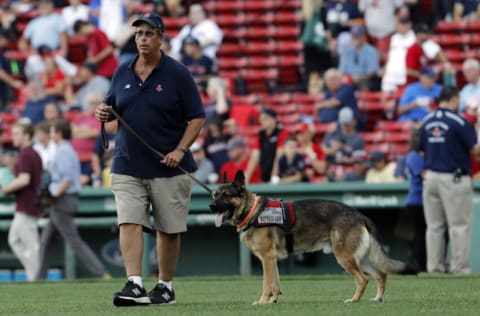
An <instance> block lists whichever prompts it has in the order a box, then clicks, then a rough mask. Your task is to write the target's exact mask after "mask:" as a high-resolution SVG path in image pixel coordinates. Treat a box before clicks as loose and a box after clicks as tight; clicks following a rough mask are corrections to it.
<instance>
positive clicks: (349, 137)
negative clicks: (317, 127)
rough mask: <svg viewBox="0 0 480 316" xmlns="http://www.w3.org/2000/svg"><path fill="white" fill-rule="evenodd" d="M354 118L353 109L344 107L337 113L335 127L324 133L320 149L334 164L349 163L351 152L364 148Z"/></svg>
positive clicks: (350, 161) (351, 159)
mask: <svg viewBox="0 0 480 316" xmlns="http://www.w3.org/2000/svg"><path fill="white" fill-rule="evenodd" d="M356 124H357V122H356V119H355V117H354V115H353V111H352V110H351V109H350V108H348V107H344V108H342V109H341V110H340V113H339V115H338V126H337V128H336V129H335V130H334V131H332V132H330V133H327V134H326V135H325V139H324V141H323V144H322V149H323V152H324V153H325V155H327V161H328V162H330V163H334V164H351V163H352V162H353V158H352V153H353V152H354V151H357V150H363V149H364V146H365V144H364V141H363V139H362V137H361V136H360V134H358V132H357V130H356Z"/></svg>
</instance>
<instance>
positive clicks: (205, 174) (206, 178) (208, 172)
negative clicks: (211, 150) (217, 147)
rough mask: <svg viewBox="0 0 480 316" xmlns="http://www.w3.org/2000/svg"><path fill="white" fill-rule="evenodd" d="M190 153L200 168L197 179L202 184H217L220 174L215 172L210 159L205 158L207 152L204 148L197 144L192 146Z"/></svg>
mask: <svg viewBox="0 0 480 316" xmlns="http://www.w3.org/2000/svg"><path fill="white" fill-rule="evenodd" d="M190 151H191V152H192V155H193V159H194V160H195V163H196V164H197V167H198V169H197V171H196V172H195V177H196V178H197V179H198V180H199V181H201V182H208V183H216V182H217V180H218V174H217V173H216V172H215V167H214V166H213V163H212V162H211V161H210V159H208V158H207V157H205V150H203V148H202V146H200V144H199V143H197V142H195V143H193V144H192V146H190Z"/></svg>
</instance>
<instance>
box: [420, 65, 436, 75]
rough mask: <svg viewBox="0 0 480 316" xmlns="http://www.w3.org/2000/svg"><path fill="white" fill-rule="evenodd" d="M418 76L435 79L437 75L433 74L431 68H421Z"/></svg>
mask: <svg viewBox="0 0 480 316" xmlns="http://www.w3.org/2000/svg"><path fill="white" fill-rule="evenodd" d="M420 74H421V75H425V76H429V77H435V76H436V75H437V74H436V73H435V70H433V68H430V67H423V68H422V69H421V70H420Z"/></svg>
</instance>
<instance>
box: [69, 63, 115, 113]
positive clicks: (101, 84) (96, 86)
mask: <svg viewBox="0 0 480 316" xmlns="http://www.w3.org/2000/svg"><path fill="white" fill-rule="evenodd" d="M72 83H73V86H74V87H75V88H76V89H78V90H77V92H76V93H75V95H74V96H73V97H70V98H69V99H68V100H67V103H68V104H70V106H71V107H74V108H80V109H82V110H86V109H87V95H89V94H91V93H100V94H107V92H108V90H109V89H110V80H108V79H107V78H105V77H103V76H100V75H98V74H97V65H96V64H92V63H84V64H82V65H80V67H79V68H78V75H77V76H76V77H75V78H73V79H72Z"/></svg>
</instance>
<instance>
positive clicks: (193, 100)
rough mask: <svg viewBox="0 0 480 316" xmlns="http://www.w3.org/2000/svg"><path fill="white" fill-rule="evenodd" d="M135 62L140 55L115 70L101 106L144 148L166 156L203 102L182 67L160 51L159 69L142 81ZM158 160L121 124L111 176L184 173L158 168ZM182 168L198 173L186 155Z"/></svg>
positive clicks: (198, 114) (200, 115)
mask: <svg viewBox="0 0 480 316" xmlns="http://www.w3.org/2000/svg"><path fill="white" fill-rule="evenodd" d="M137 59H138V56H137V57H136V58H135V59H134V60H133V61H132V62H130V63H124V64H122V65H120V66H119V67H118V69H117V70H116V72H115V74H114V76H113V79H112V85H111V88H110V91H109V93H108V94H107V96H106V97H105V103H106V104H108V105H111V106H112V107H113V108H114V109H115V110H116V111H117V112H118V114H119V115H120V116H121V117H122V118H123V119H124V120H125V121H126V122H127V123H128V124H129V125H130V126H131V127H132V129H134V130H135V131H136V132H137V133H138V134H139V135H140V136H141V137H142V138H143V139H144V140H145V141H146V142H147V143H148V144H150V145H151V146H153V147H154V148H155V149H157V150H158V151H160V152H161V153H163V154H167V153H169V152H171V151H172V150H174V149H175V148H176V147H177V146H178V144H179V142H180V140H181V138H182V137H183V135H184V133H185V130H186V128H187V125H188V122H189V121H190V120H192V119H195V118H203V117H205V112H204V110H203V105H202V101H201V99H200V95H199V93H198V90H197V86H196V84H195V81H194V80H193V78H192V76H191V75H190V72H189V71H188V69H187V68H186V67H185V66H183V65H182V64H181V63H179V62H177V61H176V60H174V59H173V58H171V57H169V56H168V55H167V54H165V53H163V52H162V57H161V59H160V62H159V63H158V65H157V67H156V68H154V69H153V71H152V73H151V74H150V76H149V77H148V78H147V79H146V80H145V82H142V81H141V79H140V77H138V75H137V74H136V73H135V63H136V62H137ZM160 160H161V159H160V158H159V157H158V156H157V155H155V154H154V153H152V152H151V151H150V150H149V149H147V148H146V147H145V145H143V144H142V143H140V142H139V141H138V140H137V139H136V138H135V137H134V136H133V135H132V134H131V133H129V132H128V131H127V130H126V129H125V128H124V127H123V126H122V125H121V124H119V126H118V131H117V134H116V139H115V150H114V155H113V164H112V173H119V174H126V175H130V176H133V177H137V178H145V179H151V178H160V177H172V176H176V175H179V174H181V173H182V172H181V171H180V170H179V169H178V168H170V167H167V166H165V165H164V164H161V163H160ZM180 166H181V167H182V168H183V169H185V170H186V171H188V172H193V171H195V170H196V169H197V167H196V165H195V162H194V160H193V156H192V153H191V152H190V151H188V152H187V153H186V154H185V156H184V157H183V160H182V162H181V164H180Z"/></svg>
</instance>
